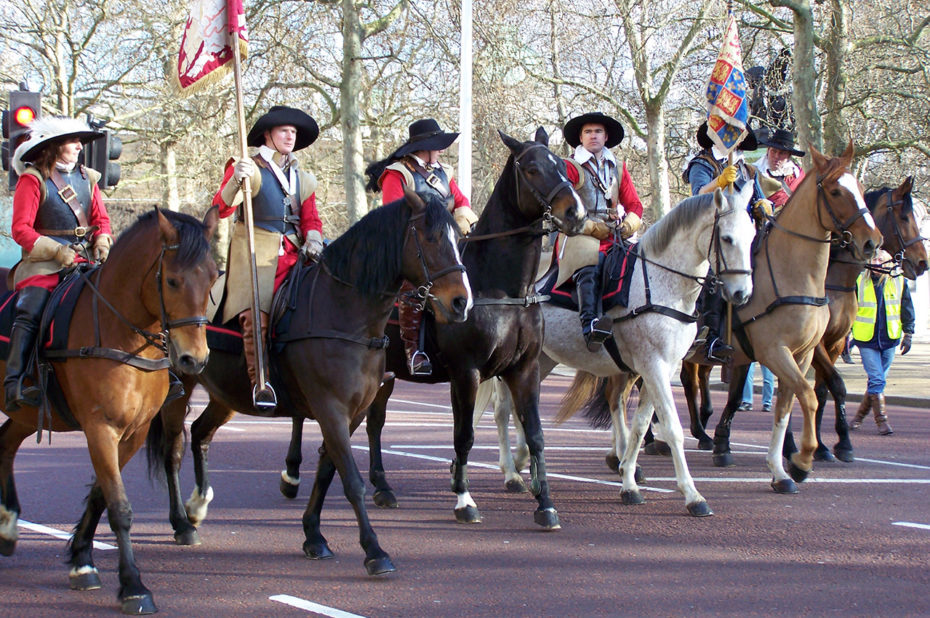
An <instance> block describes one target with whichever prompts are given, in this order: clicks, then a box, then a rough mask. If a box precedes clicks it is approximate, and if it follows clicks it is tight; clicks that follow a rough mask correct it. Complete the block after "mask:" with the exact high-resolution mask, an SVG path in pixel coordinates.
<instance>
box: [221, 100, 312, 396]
mask: <svg viewBox="0 0 930 618" xmlns="http://www.w3.org/2000/svg"><path fill="white" fill-rule="evenodd" d="M319 133H320V130H319V127H318V126H317V124H316V121H315V120H314V119H313V118H311V117H310V116H309V115H307V114H306V113H304V112H303V111H301V110H299V109H294V108H292V107H284V106H280V105H275V106H273V107H272V108H271V109H270V110H269V111H268V113H266V114H265V115H264V116H262V117H261V118H259V119H258V121H256V123H255V125H254V126H253V127H252V129H251V130H250V131H249V135H248V139H247V142H248V145H249V146H252V147H254V148H258V152H257V153H256V154H255V155H254V156H252V157H251V158H246V159H242V160H236V159H230V161H229V162H228V163H227V165H226V172H225V174H224V176H223V182H222V184H221V185H220V189H219V191H217V192H216V195H215V196H214V197H213V205H214V206H218V207H219V214H220V217H228V216H229V215H231V214H233V213H234V212H237V210H238V206H239V204H240V203H241V202H242V199H243V198H242V191H241V185H242V182H243V180H244V179H245V178H249V179H250V181H251V189H252V204H253V216H254V222H255V261H256V264H257V265H258V285H259V293H258V296H259V306H260V311H259V319H260V322H259V323H260V327H261V331H260V332H261V342H260V345H262V346H264V345H265V334H266V332H267V330H268V314H269V312H270V310H271V301H272V299H273V297H274V292H275V291H276V290H277V289H278V287H279V286H280V285H281V283H283V281H284V278H285V276H286V275H287V273H288V271H289V270H290V269H291V267H292V266H294V264H296V263H297V259H298V254H299V255H300V256H301V257H303V258H304V259H305V260H316V259H317V258H318V257H319V256H320V254H321V253H322V252H323V222H322V221H321V220H320V216H319V214H318V212H317V207H316V193H315V191H316V178H315V177H314V176H313V174H311V173H310V172H305V171H303V170H301V169H298V166H297V159H296V158H295V157H294V152H296V151H298V150H301V149H303V148H306V147H307V146H309V145H310V144H312V143H313V142H314V141H315V140H316V138H317V136H318V135H319ZM231 179H234V182H230V180H231ZM249 259H250V258H249V252H248V244H247V237H246V230H245V224H244V222H243V221H242V220H241V218H240V219H239V220H237V222H236V227H235V228H234V230H233V234H232V240H231V241H230V245H229V264H228V271H229V274H228V275H227V277H226V300H225V305H224V311H223V322H227V321H229V320H231V319H233V318H234V317H237V316H238V319H239V324H240V325H241V327H242V347H243V351H244V352H245V360H246V367H247V369H248V373H249V380H251V382H252V386H253V392H256V393H258V394H259V397H257V400H256V401H255V406H256V408H257V409H258V410H259V411H262V410H264V411H270V410H273V409H274V407H275V404H274V401H273V400H267V399H266V398H265V396H264V395H263V393H265V394H266V393H268V391H262V390H254V387H255V385H256V382H257V376H256V369H255V345H256V342H255V337H254V335H253V333H254V328H255V326H254V322H253V319H254V317H253V315H252V309H251V305H252V294H251V285H250V275H249V273H250V267H249ZM272 396H273V393H272Z"/></svg>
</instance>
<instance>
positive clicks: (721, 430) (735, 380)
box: [714, 365, 749, 468]
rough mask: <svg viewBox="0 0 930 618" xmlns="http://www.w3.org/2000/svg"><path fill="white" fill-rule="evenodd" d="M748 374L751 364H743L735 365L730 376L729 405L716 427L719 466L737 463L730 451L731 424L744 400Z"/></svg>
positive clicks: (715, 440) (717, 463)
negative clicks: (744, 387)
mask: <svg viewBox="0 0 930 618" xmlns="http://www.w3.org/2000/svg"><path fill="white" fill-rule="evenodd" d="M748 374H749V365H741V366H739V367H734V368H733V373H732V375H731V376H730V390H729V393H728V395H727V405H726V406H724V408H723V414H721V415H720V421H719V422H718V423H717V428H716V429H714V465H715V466H717V467H718V468H729V467H732V466H735V465H736V464H735V463H734V462H733V455H732V453H730V425H731V424H732V423H733V415H734V414H736V409H737V408H738V407H739V404H740V403H741V401H742V397H743V386H744V384H745V383H746V376H747V375H748Z"/></svg>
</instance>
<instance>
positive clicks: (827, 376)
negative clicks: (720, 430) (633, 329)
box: [681, 178, 928, 462]
mask: <svg viewBox="0 0 930 618" xmlns="http://www.w3.org/2000/svg"><path fill="white" fill-rule="evenodd" d="M911 188H912V179H911V178H907V179H905V180H904V181H903V182H902V183H901V185H900V186H898V187H897V188H887V187H886V188H881V189H878V190H875V191H870V192H868V193H866V194H865V196H864V197H865V203H866V206H867V207H868V208H869V211H870V212H871V213H872V216H873V218H874V219H875V224H876V225H877V226H878V229H879V231H881V233H882V238H883V242H882V248H883V249H885V250H886V251H888V252H889V253H890V254H891V255H892V257H893V259H894V262H895V265H899V266H900V268H901V269H902V271H903V273H904V276H905V277H907V278H908V279H915V278H916V277H917V276H918V275H920V274H921V273H923V272H924V271H926V270H927V265H928V260H927V250H926V247H925V245H924V243H923V242H922V240H923V238H922V237H921V236H920V226H919V224H918V222H917V219H916V216H915V213H914V208H913V202H912V200H911ZM865 266H866V262H865V261H863V260H857V259H855V258H854V257H853V255H852V254H851V253H850V251H849V250H848V249H847V248H845V247H842V246H840V245H839V244H837V245H833V246H832V247H831V250H830V261H829V264H828V266H827V275H826V280H825V284H824V287H825V288H826V290H827V298H828V301H829V302H828V306H829V307H830V319H829V322H828V323H827V328H826V330H825V331H824V334H823V337H822V338H821V340H820V342H819V343H818V344H817V346H816V348H815V349H814V357H813V360H812V363H811V364H812V366H813V367H814V371H815V383H814V392H815V393H816V395H817V415H816V423H815V427H816V429H815V433H816V437H817V449H816V450H815V451H814V459H815V460H818V461H831V460H832V459H833V456H832V455H831V453H830V449H828V448H827V447H826V446H825V445H824V443H823V440H822V438H821V434H820V425H821V421H822V420H823V412H824V407H825V406H826V396H827V391H829V392H830V394H831V395H832V396H833V400H834V404H835V406H836V423H835V427H836V433H837V436H838V438H839V440H838V442H837V444H836V445H835V446H834V447H833V453H834V454H835V455H836V457H837V458H838V459H840V460H841V461H846V462H850V461H853V459H854V455H853V447H852V442H850V440H849V425H848V424H847V422H846V385H845V384H844V383H843V380H842V377H841V376H840V374H839V372H837V370H836V367H835V363H836V359H837V358H839V355H840V353H841V352H842V350H843V344H844V342H845V340H846V335H847V334H848V333H849V329H850V328H851V327H852V323H853V320H854V319H855V317H856V311H857V308H858V305H857V302H856V279H857V278H858V276H859V273H861V272H862V270H863V269H864V268H865ZM711 369H712V366H711V365H698V364H696V363H685V364H683V365H682V370H681V371H682V375H681V381H682V384H683V385H684V387H685V399H686V400H687V401H688V409H689V412H690V415H691V434H692V435H693V436H694V437H695V438H697V440H698V448H701V449H703V450H711V449H712V448H713V441H712V440H711V438H710V437H709V436H708V435H707V434H706V433H705V431H704V429H705V427H706V425H707V420H708V419H709V418H710V416H711V415H712V414H713V407H712V405H711V403H710V391H709V374H710V371H711ZM698 395H700V403H698ZM796 450H797V448H796V446H795V444H794V437H793V436H792V434H791V430H790V428H789V429H788V432H787V433H786V436H785V445H784V451H783V452H784V454H785V456H790V455H791V454H792V453H794V452H795V451H796Z"/></svg>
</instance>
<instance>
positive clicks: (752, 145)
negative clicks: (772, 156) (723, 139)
mask: <svg viewBox="0 0 930 618" xmlns="http://www.w3.org/2000/svg"><path fill="white" fill-rule="evenodd" d="M746 130H747V131H749V134H748V135H747V136H746V137H744V138H743V141H741V142H740V143H739V146H737V150H742V151H749V150H755V149H756V148H758V147H759V143H758V142H757V141H756V134H755V133H754V132H753V130H752V127H750V126H749V125H746ZM697 143H698V146H700V147H701V148H705V149H707V150H710V149H711V148H713V146H714V142H713V141H712V140H711V139H710V136H708V135H707V121H706V120H705V121H704V122H702V123H701V126H699V127H698V130H697Z"/></svg>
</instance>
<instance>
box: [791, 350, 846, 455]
mask: <svg viewBox="0 0 930 618" xmlns="http://www.w3.org/2000/svg"><path fill="white" fill-rule="evenodd" d="M811 364H812V365H813V366H814V395H815V396H816V397H817V412H816V416H815V421H814V428H815V435H816V437H817V449H816V450H815V451H814V459H815V460H816V461H836V458H835V457H834V456H833V453H831V452H830V449H828V448H827V447H826V446H825V445H824V443H823V438H822V437H821V435H820V425H821V423H822V422H823V411H824V408H825V407H826V405H827V389H828V388H830V386H829V382H830V375H831V374H836V368H835V367H834V366H833V360H832V359H831V358H830V356H829V353H828V352H827V348H826V346H825V345H824V343H823V341H821V342H820V343H818V344H817V346H816V347H815V348H814V356H813V360H812V361H811ZM830 390H831V391H833V388H830ZM834 400H835V401H836V399H834ZM788 431H789V432H790V431H791V427H790V423H789V427H788ZM792 454H793V453H785V457H791V455H792Z"/></svg>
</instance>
